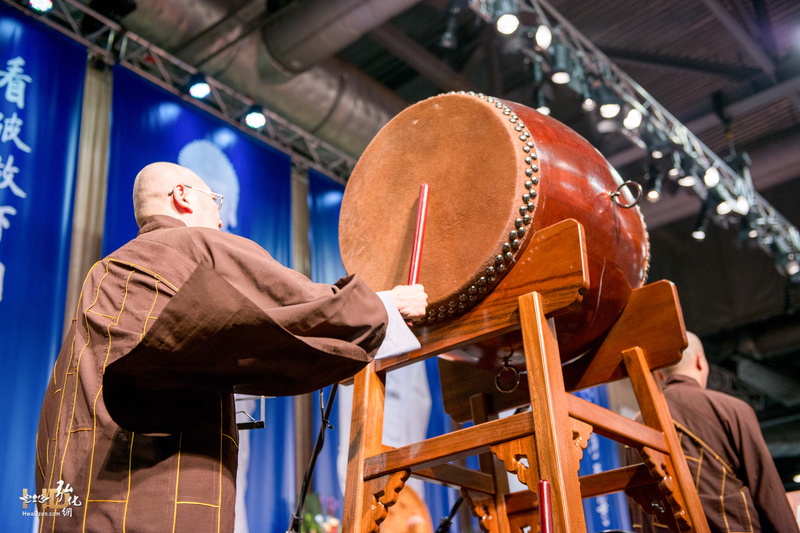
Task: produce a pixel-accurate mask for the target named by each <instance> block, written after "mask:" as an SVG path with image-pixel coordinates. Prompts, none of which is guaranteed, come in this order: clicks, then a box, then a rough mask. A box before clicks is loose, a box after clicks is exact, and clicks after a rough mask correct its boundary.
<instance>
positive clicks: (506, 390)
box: [494, 359, 520, 394]
mask: <svg viewBox="0 0 800 533" xmlns="http://www.w3.org/2000/svg"><path fill="white" fill-rule="evenodd" d="M506 372H511V374H512V375H513V377H514V378H513V379H514V384H513V385H512V386H511V387H508V388H505V387H503V386H501V384H500V376H502V375H503V374H505V373H506ZM519 376H520V373H519V370H517V369H516V368H515V367H513V366H511V365H509V364H508V359H506V362H505V364H504V365H503V368H501V369H500V370H498V371H497V375H496V376H495V377H494V386H495V387H496V388H497V390H499V391H500V392H504V393H507V394H508V393H511V392H514V391H515V390H517V387H519Z"/></svg>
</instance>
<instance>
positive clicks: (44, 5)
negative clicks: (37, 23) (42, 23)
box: [28, 0, 53, 13]
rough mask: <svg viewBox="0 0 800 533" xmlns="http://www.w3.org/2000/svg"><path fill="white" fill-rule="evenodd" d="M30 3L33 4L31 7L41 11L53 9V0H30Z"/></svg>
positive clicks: (45, 11)
mask: <svg viewBox="0 0 800 533" xmlns="http://www.w3.org/2000/svg"><path fill="white" fill-rule="evenodd" d="M28 5H29V6H31V9H33V10H34V11H38V12H39V13H47V12H48V11H50V10H51V9H53V2H51V1H50V0H29V1H28Z"/></svg>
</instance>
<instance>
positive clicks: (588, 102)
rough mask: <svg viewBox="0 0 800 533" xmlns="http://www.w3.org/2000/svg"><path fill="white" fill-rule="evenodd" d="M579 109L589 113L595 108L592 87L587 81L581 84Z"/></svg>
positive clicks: (595, 103)
mask: <svg viewBox="0 0 800 533" xmlns="http://www.w3.org/2000/svg"><path fill="white" fill-rule="evenodd" d="M581 109H583V110H584V111H585V112H586V113H591V112H592V111H594V110H595V109H597V101H596V100H595V99H594V96H593V95H592V87H591V85H590V84H589V83H584V84H582V86H581Z"/></svg>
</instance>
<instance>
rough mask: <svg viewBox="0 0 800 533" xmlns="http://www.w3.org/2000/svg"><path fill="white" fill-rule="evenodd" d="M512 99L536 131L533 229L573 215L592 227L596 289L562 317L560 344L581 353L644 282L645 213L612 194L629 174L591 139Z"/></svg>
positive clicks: (592, 272)
mask: <svg viewBox="0 0 800 533" xmlns="http://www.w3.org/2000/svg"><path fill="white" fill-rule="evenodd" d="M507 105H508V106H509V107H510V108H511V109H512V110H513V111H514V112H515V113H516V114H517V115H518V116H519V117H520V118H521V119H522V120H523V121H524V122H525V124H526V125H527V126H528V127H529V128H530V129H531V131H532V132H533V137H534V138H535V141H536V148H537V151H538V154H539V167H540V170H539V172H540V175H541V180H540V182H541V183H540V195H541V202H540V205H539V206H538V211H537V212H536V214H535V215H536V216H534V219H533V225H532V229H533V231H534V232H535V231H538V230H540V229H541V228H544V227H547V226H550V225H552V224H555V223H557V222H560V221H562V220H565V219H567V218H573V219H575V220H577V221H578V222H580V223H581V224H582V225H583V227H584V230H585V232H586V248H587V255H588V260H589V280H590V283H591V288H590V289H589V291H588V292H587V293H586V294H585V295H584V298H583V302H582V303H581V306H580V307H579V308H578V309H575V310H573V311H571V312H568V313H566V314H564V315H561V316H559V317H557V318H556V329H557V332H558V338H559V346H560V349H561V351H562V352H564V353H565V354H567V355H573V356H574V355H578V354H581V353H583V352H584V351H586V350H587V349H588V348H589V347H590V346H591V344H592V343H593V341H595V340H596V339H597V338H598V337H600V336H601V335H602V334H603V333H605V332H606V331H608V329H609V328H610V327H611V326H612V325H613V324H614V322H615V321H616V319H617V318H618V317H619V315H620V313H621V312H622V309H623V308H624V307H625V304H626V303H627V302H628V298H629V297H630V293H631V290H632V289H634V288H638V287H641V286H642V285H644V282H645V280H646V278H647V271H648V267H649V261H650V258H649V240H648V237H647V230H646V227H645V223H644V218H643V217H642V214H641V212H640V211H639V209H638V208H624V207H621V206H620V205H619V204H618V203H616V202H615V201H614V200H613V198H612V196H611V195H612V194H613V193H614V192H616V191H617V189H618V188H619V187H620V185H622V178H621V177H619V174H618V173H617V172H616V170H615V169H614V168H613V167H612V166H611V165H610V164H609V163H608V161H606V159H605V158H604V157H603V156H602V155H601V154H600V153H599V152H598V151H597V150H596V149H595V148H594V147H593V146H591V145H590V144H589V143H588V141H586V140H585V139H584V138H583V137H581V136H580V135H578V134H577V133H575V132H574V131H573V130H571V129H570V128H568V127H567V126H565V125H563V124H562V123H560V122H558V121H556V120H554V119H552V118H550V117H548V116H545V115H542V114H541V113H539V112H537V111H535V110H533V109H530V108H528V107H525V106H523V105H520V104H516V103H512V102H509V103H508V104H507ZM623 191H624V192H627V189H626V188H623ZM627 201H628V202H632V199H630V198H629V199H628V200H627Z"/></svg>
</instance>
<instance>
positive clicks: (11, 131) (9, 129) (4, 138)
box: [0, 111, 31, 153]
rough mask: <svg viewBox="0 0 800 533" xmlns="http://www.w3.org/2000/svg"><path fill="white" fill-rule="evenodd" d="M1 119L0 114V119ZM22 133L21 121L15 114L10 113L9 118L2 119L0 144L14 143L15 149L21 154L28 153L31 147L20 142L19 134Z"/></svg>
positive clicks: (0, 114) (0, 115)
mask: <svg viewBox="0 0 800 533" xmlns="http://www.w3.org/2000/svg"><path fill="white" fill-rule="evenodd" d="M2 118H3V115H2V113H0V119H2ZM21 131H22V119H21V118H19V117H18V116H17V112H16V111H14V112H13V113H11V116H10V117H6V118H5V119H3V125H2V131H1V132H0V142H8V141H14V144H15V145H17V148H19V149H20V150H22V151H23V152H26V153H30V151H31V147H30V146H28V145H27V144H25V143H24V142H22V139H20V138H19V133H20V132H21Z"/></svg>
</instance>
